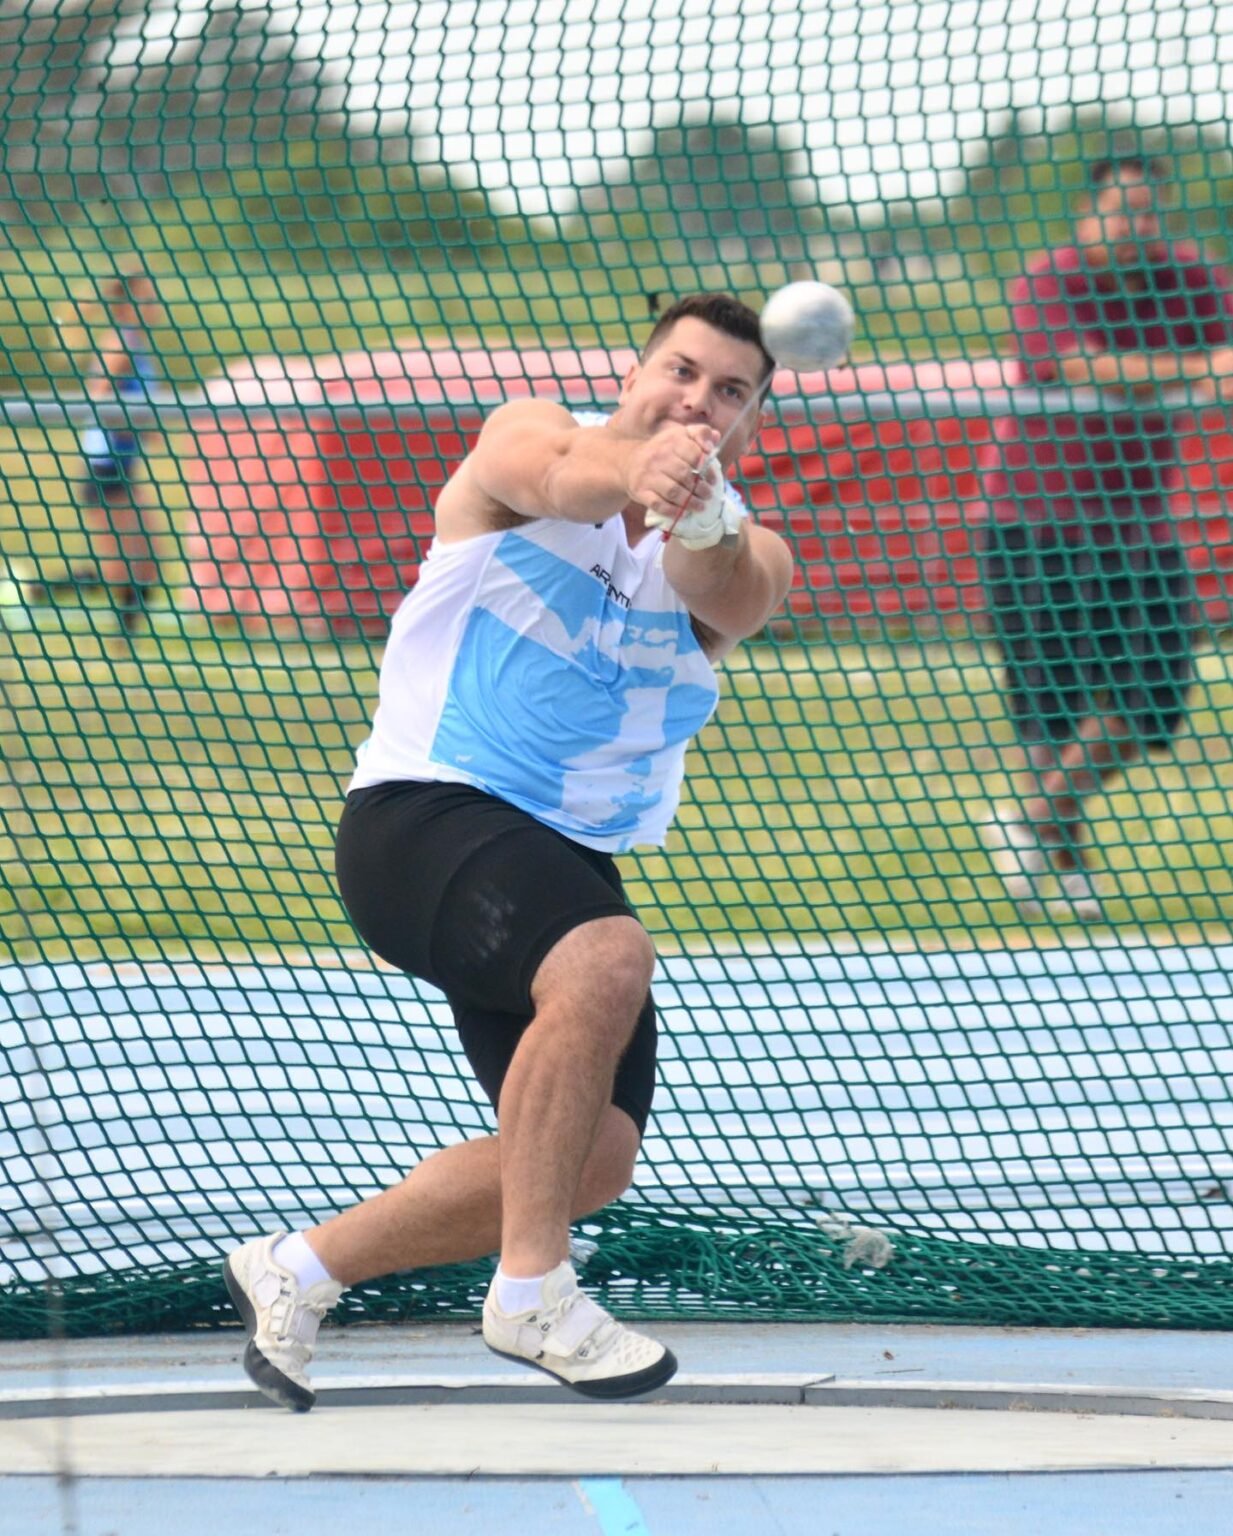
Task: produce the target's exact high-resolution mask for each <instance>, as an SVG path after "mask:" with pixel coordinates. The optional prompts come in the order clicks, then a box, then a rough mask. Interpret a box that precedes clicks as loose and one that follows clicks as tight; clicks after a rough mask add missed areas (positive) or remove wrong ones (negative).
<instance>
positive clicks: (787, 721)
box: [0, 582, 1233, 960]
mask: <svg viewBox="0 0 1233 1536" xmlns="http://www.w3.org/2000/svg"><path fill="white" fill-rule="evenodd" d="M376 664H377V652H376V651H375V650H373V649H370V648H369V647H368V646H367V645H365V644H361V643H356V644H350V645H339V644H333V643H328V642H313V643H307V642H294V643H276V642H274V641H269V642H256V641H252V640H249V639H245V638H243V637H241V636H240V635H239V634H237V633H235V632H232V633H230V634H227V633H225V632H221V631H212V630H211V629H210V628H209V626H208V625H207V624H206V622H205V621H204V620H203V619H201V618H200V617H199V616H197V615H180V614H177V613H175V612H164V613H161V614H158V615H156V616H155V621H154V623H153V626H152V629H151V631H150V632H147V633H142V634H140V635H138V636H137V637H136V639H134V640H130V639H129V638H128V637H127V636H125V635H124V634H123V633H122V632H121V630H120V629H119V626H118V624H117V622H116V620H115V617H114V615H113V614H112V613H111V611H110V610H109V609H107V608H106V607H105V606H102V605H98V606H91V607H85V608H63V609H55V608H51V607H42V608H27V607H25V606H24V605H23V604H22V603H21V601H20V594H19V590H18V588H17V587H16V586H15V585H14V584H13V583H11V582H10V583H8V584H7V585H4V586H3V587H0V741H2V742H3V746H4V759H3V776H2V778H0V811H2V812H3V824H2V832H3V838H2V841H0V860H2V861H3V865H4V869H5V876H6V878H5V882H4V890H3V892H2V893H0V940H2V941H3V944H4V949H5V952H6V953H7V955H8V956H10V957H17V958H31V957H33V956H35V955H39V956H42V957H45V958H48V959H60V958H70V957H71V958H76V959H79V960H88V959H92V958H98V957H104V956H105V957H109V958H113V959H121V958H129V957H140V958H145V959H152V958H156V957H158V956H171V955H182V954H185V953H193V954H195V955H197V956H199V957H201V958H212V957H223V956H226V957H231V958H241V957H244V956H248V955H251V954H253V953H254V952H262V951H268V950H270V949H272V948H278V949H279V950H282V951H284V952H301V953H302V952H308V951H311V952H313V953H314V954H315V955H316V956H317V957H318V958H320V957H321V956H322V955H324V954H328V952H329V951H330V950H333V949H338V948H347V949H350V948H352V947H353V946H354V943H355V940H354V937H353V935H352V933H351V929H350V927H349V925H348V923H347V921H346V918H345V916H344V914H343V912H342V910H341V908H340V906H339V904H338V901H337V898H336V896H335V893H334V886H333V876H332V861H331V848H332V838H333V828H334V823H335V820H336V817H337V814H338V811H339V808H340V805H341V793H342V787H343V785H344V783H345V780H346V777H347V775H348V773H349V772H350V767H351V762H352V754H353V751H354V747H355V745H356V743H357V742H358V741H360V740H361V739H362V738H363V736H364V735H365V733H366V729H367V722H368V719H369V716H370V711H371V707H372V702H373V698H374V693H375V687H376ZM1231 731H1233V677H1231V675H1230V662H1229V658H1228V657H1227V656H1226V655H1225V654H1224V653H1223V652H1220V651H1211V652H1208V653H1206V654H1205V655H1204V656H1203V657H1202V658H1201V662H1200V684H1199V686H1198V688H1197V689H1196V691H1195V702H1194V708H1193V710H1192V713H1191V716H1190V721H1189V725H1188V728H1187V730H1186V731H1185V732H1184V734H1183V735H1182V736H1181V737H1180V738H1179V740H1178V742H1177V745H1176V751H1175V752H1174V754H1173V755H1172V756H1171V757H1169V758H1166V759H1164V760H1162V761H1159V762H1155V763H1149V764H1145V765H1142V766H1140V767H1138V768H1136V769H1134V770H1133V771H1132V772H1131V773H1130V775H1129V776H1128V777H1127V778H1125V779H1122V780H1119V781H1118V782H1117V783H1116V785H1115V786H1114V790H1113V792H1112V793H1111V794H1110V795H1108V796H1107V797H1102V798H1101V799H1099V800H1097V801H1095V802H1093V823H1094V829H1095V840H1096V844H1097V847H1098V850H1099V858H1100V868H1101V874H1100V880H1101V884H1102V889H1103V894H1104V896H1105V898H1106V912H1107V915H1108V917H1109V919H1110V921H1111V922H1112V923H1113V924H1114V925H1115V926H1116V927H1117V928H1118V929H1120V930H1122V932H1123V935H1124V936H1125V935H1126V934H1147V935H1148V936H1150V938H1151V939H1152V940H1154V941H1163V940H1164V939H1166V938H1168V937H1170V936H1172V937H1175V938H1181V939H1195V938H1200V937H1202V938H1208V939H1212V938H1218V937H1224V936H1226V935H1227V933H1228V929H1229V926H1230V925H1229V919H1230V916H1231V915H1233V752H1231V750H1230V746H1229V741H1230V734H1231ZM1015 765H1016V753H1015V750H1014V747H1013V736H1012V732H1011V728H1010V725H1009V722H1008V720H1007V718H1006V715H1005V712H1004V708H1003V703H1002V698H1001V695H1000V692H999V690H998V686H997V678H996V674H995V672H994V670H993V668H992V658H991V656H990V654H989V653H988V652H987V651H986V650H985V649H984V648H983V647H982V646H981V645H980V644H979V643H976V642H973V641H946V640H938V641H935V642H932V643H929V644H919V645H912V644H899V645H886V644H880V643H868V644H862V643H851V644H845V645H839V646H830V645H822V644H818V645H812V646H784V645H778V644H775V643H772V642H769V641H768V642H762V643H758V644H755V645H752V646H749V647H747V648H746V649H745V650H744V651H743V652H742V653H738V655H736V656H735V657H734V658H732V659H730V661H729V663H728V666H727V669H726V680H725V687H724V698H723V702H722V705H721V707H720V710H719V712H718V715H717V717H716V718H715V720H714V721H713V722H712V724H711V725H710V726H709V727H708V729H707V730H706V731H705V732H704V733H703V735H702V737H701V738H700V740H699V742H698V745H697V748H696V750H695V751H694V753H693V756H692V758H691V763H690V773H689V779H688V791H687V795H686V798H685V801H684V803H683V806H682V811H681V815H680V817H679V820H678V826H677V830H676V831H675V832H674V834H673V837H672V841H671V843H670V846H669V847H668V849H667V850H665V851H664V852H662V853H651V854H647V855H643V856H640V857H638V858H636V859H631V860H629V861H627V874H628V876H629V880H630V891H631V895H632V896H633V898H634V900H635V901H636V902H637V904H638V906H639V908H640V909H641V911H642V913H643V915H644V917H645V919H646V921H647V923H648V926H649V927H650V928H651V930H652V932H653V933H654V934H655V936H656V939H657V942H658V944H659V947H660V949H661V951H662V952H665V953H670V952H671V951H672V950H673V949H674V948H681V947H684V948H689V949H696V948H709V947H712V946H715V947H717V948H721V949H725V950H731V949H735V948H742V947H748V948H751V949H764V948H766V947H768V946H783V947H786V948H795V947H797V946H799V945H814V946H823V947H824V946H826V945H828V944H835V945H840V946H850V945H863V946H876V947H884V946H887V945H893V946H902V947H918V946H922V947H923V946H928V947H956V948H959V947H971V946H974V945H982V946H991V945H1002V944H1027V943H1030V944H1048V943H1065V942H1069V941H1081V942H1087V941H1088V940H1087V937H1086V935H1082V934H1081V933H1080V931H1079V930H1078V929H1076V928H1074V927H1067V926H1066V924H1065V923H1064V922H1062V923H1061V925H1060V926H1058V925H1055V923H1054V921H1052V920H1051V921H1048V922H1042V923H1038V924H1034V925H1032V926H1031V927H1030V928H1028V927H1025V926H1024V925H1023V923H1022V922H1021V920H1020V918H1019V917H1018V915H1017V913H1016V911H1015V909H1014V908H1013V907H1012V906H1011V905H1010V904H1009V903H1008V902H1007V901H1006V900H1005V899H1004V896H1003V893H1002V890H1001V885H1000V882H999V881H998V879H997V877H996V876H995V875H994V873H993V872H992V870H991V869H990V866H989V863H988V859H987V857H986V855H985V853H984V852H983V851H982V849H981V847H980V845H979V842H978V838H977V834H976V831H975V823H976V822H977V821H979V819H980V818H981V817H982V815H984V814H985V813H986V810H987V806H988V804H989V802H990V801H992V800H996V799H999V798H1002V797H1004V796H1006V795H1008V794H1009V793H1011V792H1012V780H1011V771H1012V770H1013V768H1014V767H1015Z"/></svg>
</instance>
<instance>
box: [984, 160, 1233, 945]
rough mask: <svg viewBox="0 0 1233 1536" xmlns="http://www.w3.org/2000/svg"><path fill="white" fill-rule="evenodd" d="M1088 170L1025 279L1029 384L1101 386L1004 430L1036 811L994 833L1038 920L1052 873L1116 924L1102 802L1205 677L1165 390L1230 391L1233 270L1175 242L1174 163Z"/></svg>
mask: <svg viewBox="0 0 1233 1536" xmlns="http://www.w3.org/2000/svg"><path fill="white" fill-rule="evenodd" d="M1091 181H1092V191H1091V194H1090V195H1089V197H1088V198H1087V201H1086V204H1085V207H1084V209H1083V213H1082V216H1081V218H1080V220H1079V222H1078V224H1077V226H1076V229H1075V238H1074V243H1073V244H1070V245H1065V246H1061V247H1060V248H1057V249H1054V250H1051V251H1047V252H1045V253H1044V254H1043V255H1041V256H1039V257H1037V258H1036V259H1035V260H1033V261H1032V262H1031V263H1030V264H1029V266H1028V269H1027V272H1026V275H1025V276H1023V277H1021V278H1018V279H1016V280H1015V282H1014V283H1013V284H1012V286H1011V290H1010V296H1009V297H1010V304H1011V307H1012V311H1013V319H1012V325H1011V337H1012V340H1013V344H1014V346H1015V348H1016V350H1017V354H1018V362H1019V380H1018V382H1019V383H1020V384H1022V385H1036V386H1042V387H1045V388H1049V387H1054V388H1058V387H1061V388H1072V389H1076V390H1085V391H1089V392H1091V391H1095V390H1099V391H1101V392H1102V394H1103V396H1104V398H1103V400H1102V401H1101V402H1100V403H1098V404H1091V405H1087V406H1082V407H1080V409H1081V411H1082V414H1079V413H1078V412H1077V411H1076V412H1075V413H1065V412H1064V413H1061V414H1048V415H1046V414H1043V413H1042V414H1039V415H1034V416H1025V417H1019V418H1015V417H1007V418H1004V419H1003V420H1002V421H1000V422H999V424H998V433H997V436H998V439H999V441H1000V443H1001V453H1000V456H999V459H1000V462H999V463H998V465H997V468H996V470H995V472H994V473H993V475H992V476H991V479H990V484H989V492H990V499H991V503H992V517H991V521H990V524H989V528H988V531H987V535H986V542H985V550H984V562H985V581H986V585H987V589H988V594H989V607H990V613H991V617H992V622H993V629H994V634H995V636H996V638H997V641H998V643H999V645H1000V647H1001V651H1002V655H1003V659H1004V661H1005V665H1006V686H1007V690H1008V693H1009V698H1010V706H1011V713H1012V715H1013V718H1014V721H1015V725H1016V728H1017V730H1018V733H1019V736H1020V739H1021V740H1022V742H1023V744H1024V746H1025V747H1026V750H1027V755H1028V761H1029V764H1030V767H1031V774H1030V781H1029V785H1028V792H1027V794H1026V796H1025V798H1024V800H1023V803H1022V805H1021V806H1000V807H997V808H995V811H994V813H993V816H992V818H991V819H990V820H989V821H987V822H986V823H985V824H984V825H983V826H982V828H981V833H982V837H983V840H984V842H985V844H986V846H987V847H988V849H989V850H990V853H991V855H992V859H993V863H994V867H995V868H996V869H997V871H998V873H999V874H1001V876H1002V877H1003V880H1004V881H1005V884H1006V889H1007V892H1008V894H1009V895H1010V896H1011V897H1012V899H1014V900H1015V901H1016V902H1017V903H1019V904H1020V906H1021V908H1022V909H1024V911H1025V913H1027V914H1029V915H1039V914H1040V913H1041V912H1042V910H1043V908H1042V905H1041V899H1040V898H1041V888H1042V885H1043V883H1044V882H1045V880H1046V879H1047V878H1048V877H1049V876H1051V875H1052V876H1055V877H1056V878H1057V879H1058V881H1059V885H1060V890H1061V894H1062V897H1063V898H1064V900H1065V902H1066V903H1068V904H1069V908H1070V912H1071V914H1072V915H1073V916H1075V917H1077V918H1079V919H1081V920H1084V921H1100V920H1102V912H1101V908H1100V903H1099V900H1098V898H1097V895H1096V892H1095V890H1094V888H1093V885H1092V881H1091V876H1090V873H1089V867H1088V864H1089V854H1088V852H1087V849H1086V847H1085V840H1086V835H1087V824H1086V818H1085V804H1086V801H1087V800H1088V798H1089V797H1090V796H1091V795H1092V794H1094V793H1096V792H1097V791H1098V790H1100V789H1101V788H1102V787H1103V786H1104V785H1105V784H1106V783H1107V781H1108V780H1109V779H1110V778H1111V777H1112V776H1113V775H1114V774H1116V773H1117V772H1118V771H1119V770H1120V769H1122V768H1125V767H1126V766H1127V765H1129V764H1131V763H1134V762H1136V761H1137V760H1138V759H1139V758H1140V757H1141V756H1142V755H1143V754H1144V752H1145V751H1147V750H1148V749H1149V748H1153V747H1166V746H1167V745H1168V744H1169V742H1170V741H1171V739H1172V737H1173V736H1174V734H1175V732H1176V731H1177V729H1178V728H1179V726H1180V725H1181V723H1182V721H1183V720H1184V718H1185V713H1186V705H1187V695H1188V690H1189V688H1190V685H1191V682H1192V679H1193V676H1194V666H1193V645H1194V636H1195V629H1196V624H1197V608H1196V605H1195V600H1194V592H1193V586H1192V579H1191V575H1190V571H1189V568H1188V566H1187V562H1186V558H1185V553H1184V551H1183V549H1182V547H1181V544H1180V542H1179V539H1178V536H1177V532H1176V527H1175V524H1174V521H1173V518H1172V516H1171V514H1170V509H1169V496H1170V494H1171V493H1172V491H1173V490H1174V489H1175V488H1176V486H1177V484H1178V482H1179V479H1180V470H1179V467H1178V457H1177V450H1176V438H1177V436H1178V435H1179V431H1180V430H1182V428H1183V424H1182V422H1181V421H1180V420H1179V415H1180V413H1179V412H1178V411H1177V409H1176V408H1170V406H1169V404H1168V403H1166V402H1162V400H1161V390H1162V389H1165V390H1168V389H1169V388H1170V387H1172V388H1173V389H1174V390H1179V391H1186V392H1187V393H1188V395H1189V398H1190V399H1192V400H1193V399H1196V398H1197V399H1200V400H1202V399H1211V398H1214V397H1215V396H1216V395H1217V394H1219V393H1221V392H1222V389H1227V387H1228V386H1227V385H1225V384H1223V383H1222V381H1223V380H1225V379H1227V378H1228V376H1229V375H1230V374H1231V373H1233V353H1230V352H1229V351H1227V350H1226V349H1228V348H1229V347H1230V345H1231V344H1233V301H1231V298H1230V287H1231V279H1230V276H1229V274H1228V273H1227V272H1225V271H1224V270H1223V269H1221V268H1220V267H1216V266H1213V265H1211V264H1210V263H1207V262H1205V261H1204V260H1203V259H1202V257H1201V256H1200V253H1199V251H1198V250H1197V249H1196V248H1195V247H1194V246H1191V245H1184V244H1171V243H1169V242H1168V241H1166V240H1165V239H1164V238H1163V235H1162V230H1161V221H1160V213H1159V191H1160V187H1161V168H1160V167H1159V166H1158V165H1156V164H1155V163H1151V162H1147V161H1143V160H1138V159H1128V160H1120V161H1116V162H1113V161H1106V162H1102V163H1101V164H1099V165H1097V166H1095V167H1094V168H1093V171H1092V177H1091Z"/></svg>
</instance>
